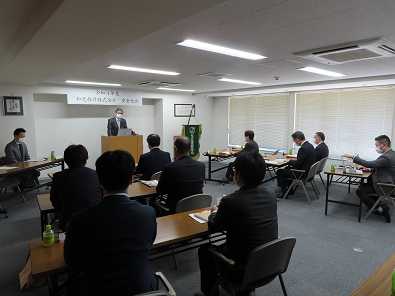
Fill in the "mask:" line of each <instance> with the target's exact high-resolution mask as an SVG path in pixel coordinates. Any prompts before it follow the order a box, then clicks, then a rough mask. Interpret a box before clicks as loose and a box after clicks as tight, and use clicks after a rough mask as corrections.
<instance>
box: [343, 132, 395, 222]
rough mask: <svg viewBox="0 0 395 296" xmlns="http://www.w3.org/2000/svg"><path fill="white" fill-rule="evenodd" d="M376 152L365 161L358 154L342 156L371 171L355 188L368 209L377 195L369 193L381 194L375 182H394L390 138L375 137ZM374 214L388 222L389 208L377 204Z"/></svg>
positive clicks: (393, 161) (393, 156) (384, 136)
mask: <svg viewBox="0 0 395 296" xmlns="http://www.w3.org/2000/svg"><path fill="white" fill-rule="evenodd" d="M375 141H376V143H375V144H376V147H375V148H376V152H377V153H378V154H380V156H379V157H378V158H377V159H376V160H373V161H367V160H364V159H362V158H359V157H358V156H352V155H350V154H344V155H342V156H344V157H349V158H352V160H353V162H355V163H358V164H360V166H359V167H358V169H360V170H363V171H371V172H373V173H372V174H371V175H370V176H369V177H368V179H367V183H364V184H362V186H360V187H359V189H358V190H357V195H358V197H359V198H360V199H361V200H362V202H363V203H364V204H365V205H366V207H367V208H368V209H369V210H370V209H371V208H372V207H373V206H374V204H375V203H376V201H377V199H378V197H376V196H370V195H369V194H370V193H377V194H380V195H381V194H382V192H381V190H380V187H379V186H378V185H377V183H389V184H395V152H394V150H392V149H391V141H390V138H389V137H388V136H386V135H381V136H378V137H377V138H375ZM373 213H374V214H376V215H383V216H384V218H385V220H386V221H387V222H388V223H390V222H391V215H390V208H389V206H388V205H386V204H384V203H383V204H378V205H377V207H376V209H375V210H374V211H373Z"/></svg>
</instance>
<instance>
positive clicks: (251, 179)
mask: <svg viewBox="0 0 395 296" xmlns="http://www.w3.org/2000/svg"><path fill="white" fill-rule="evenodd" d="M235 170H236V171H238V172H240V174H241V177H242V178H243V180H244V184H246V185H247V186H252V187H256V186H258V185H259V184H261V182H262V180H263V178H264V177H265V173H266V163H265V161H264V160H263V157H262V155H260V154H258V153H251V152H244V153H240V154H239V155H238V156H237V158H236V160H235Z"/></svg>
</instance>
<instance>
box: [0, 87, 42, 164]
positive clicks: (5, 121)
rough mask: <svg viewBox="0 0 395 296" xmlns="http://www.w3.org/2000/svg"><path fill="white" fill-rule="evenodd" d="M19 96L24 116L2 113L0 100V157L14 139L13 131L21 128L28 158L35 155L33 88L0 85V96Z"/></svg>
mask: <svg viewBox="0 0 395 296" xmlns="http://www.w3.org/2000/svg"><path fill="white" fill-rule="evenodd" d="M11 95H14V96H16V97H19V96H21V97H22V100H23V110H24V115H23V116H21V115H8V116H5V115H4V113H3V111H4V110H3V99H2V98H1V104H2V106H1V114H0V157H1V156H4V155H5V153H4V148H5V146H6V145H7V144H8V143H9V142H11V141H12V140H13V138H14V136H13V133H14V130H15V129H16V128H18V127H23V128H24V129H25V130H26V145H27V146H28V150H29V154H30V156H31V157H32V158H33V157H37V155H36V133H35V128H34V118H35V114H34V106H33V88H32V87H31V86H16V85H0V96H1V97H2V96H11Z"/></svg>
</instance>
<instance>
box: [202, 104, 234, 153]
mask: <svg viewBox="0 0 395 296" xmlns="http://www.w3.org/2000/svg"><path fill="white" fill-rule="evenodd" d="M213 101H214V102H213V104H214V107H213V129H212V137H213V146H212V147H210V148H209V150H210V151H213V149H214V147H215V148H217V149H224V148H226V147H227V146H228V113H229V97H216V98H213ZM206 151H207V150H206Z"/></svg>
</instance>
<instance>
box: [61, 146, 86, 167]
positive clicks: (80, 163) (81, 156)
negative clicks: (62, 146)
mask: <svg viewBox="0 0 395 296" xmlns="http://www.w3.org/2000/svg"><path fill="white" fill-rule="evenodd" d="M63 158H64V162H65V163H66V164H67V166H68V167H69V168H70V169H74V168H81V167H84V166H85V164H86V161H87V159H88V150H86V148H85V147H84V146H83V145H73V144H72V145H70V146H69V147H67V148H66V150H64V153H63Z"/></svg>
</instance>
